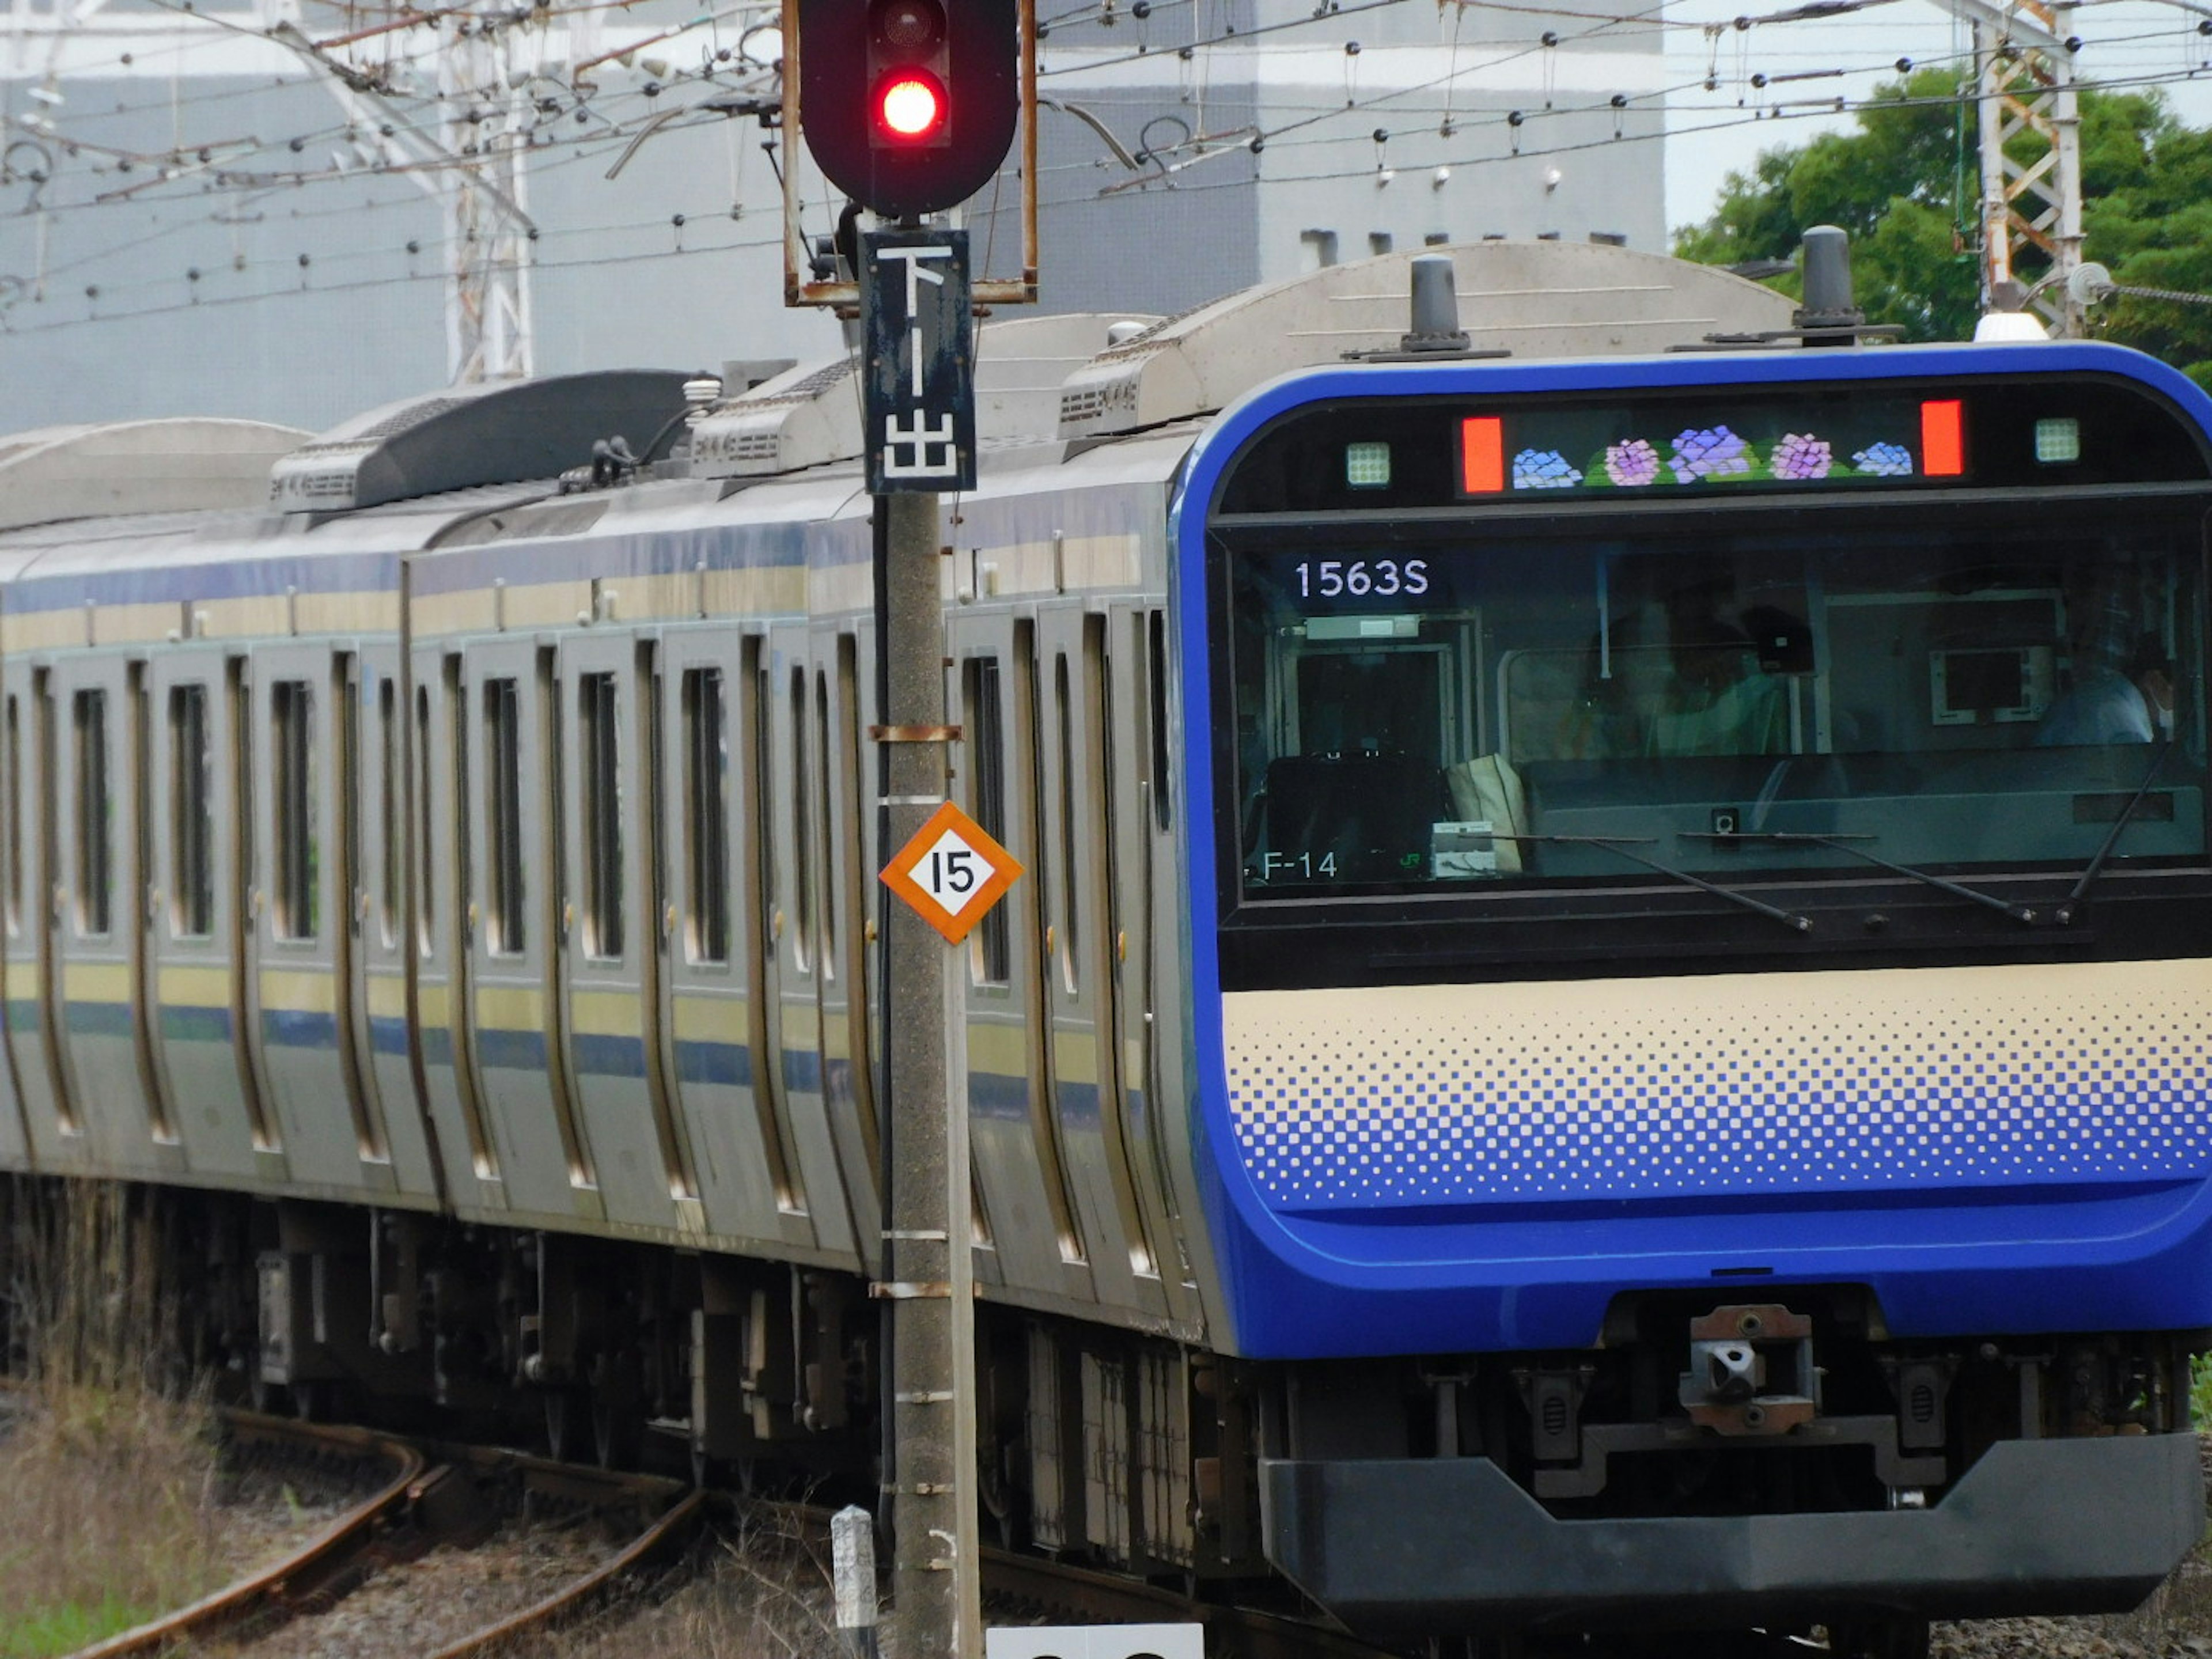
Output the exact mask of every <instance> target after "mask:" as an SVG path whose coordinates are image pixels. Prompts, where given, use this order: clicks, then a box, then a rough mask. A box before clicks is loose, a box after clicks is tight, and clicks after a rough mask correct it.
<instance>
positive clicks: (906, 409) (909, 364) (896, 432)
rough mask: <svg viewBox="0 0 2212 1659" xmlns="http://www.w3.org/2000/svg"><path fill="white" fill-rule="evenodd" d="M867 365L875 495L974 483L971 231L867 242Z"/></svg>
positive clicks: (864, 404)
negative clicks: (969, 268) (970, 277)
mask: <svg viewBox="0 0 2212 1659" xmlns="http://www.w3.org/2000/svg"><path fill="white" fill-rule="evenodd" d="M860 243H861V248H862V255H861V257H862V259H863V262H864V263H865V264H866V267H867V270H866V276H865V277H864V281H865V283H866V295H867V303H866V313H867V327H868V361H867V365H866V370H865V371H864V373H863V374H862V376H861V382H860V383H861V385H862V386H863V387H864V388H865V389H866V391H865V395H864V396H863V397H862V398H861V418H862V419H863V420H864V421H865V422H866V435H865V437H864V442H865V445H866V449H867V455H868V493H869V494H871V495H896V494H901V493H905V492H922V491H936V490H957V489H974V488H975V356H974V349H973V345H972V342H973V340H974V337H975V336H974V332H973V330H972V328H971V326H970V323H969V315H970V312H971V309H972V307H971V306H970V304H969V292H970V290H969V275H968V233H967V232H966V231H964V230H884V231H874V232H871V233H870V234H866V235H864V236H863V237H861V239H860Z"/></svg>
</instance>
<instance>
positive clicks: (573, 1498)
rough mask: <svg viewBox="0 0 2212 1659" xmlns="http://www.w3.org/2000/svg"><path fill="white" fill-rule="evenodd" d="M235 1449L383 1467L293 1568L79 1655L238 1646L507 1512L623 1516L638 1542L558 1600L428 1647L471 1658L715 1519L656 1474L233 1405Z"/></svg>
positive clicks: (556, 1619) (258, 1575)
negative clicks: (218, 1643) (218, 1642)
mask: <svg viewBox="0 0 2212 1659" xmlns="http://www.w3.org/2000/svg"><path fill="white" fill-rule="evenodd" d="M222 1416H223V1419H224V1423H225V1427H226V1432H227V1434H228V1437H229V1439H230V1442H231V1443H232V1445H233V1446H234V1448H235V1447H244V1448H247V1449H258V1450H260V1451H262V1452H264V1453H268V1452H270V1451H272V1450H273V1451H275V1452H276V1453H278V1454H281V1455H288V1456H293V1457H301V1456H305V1457H312V1458H314V1459H317V1460H320V1461H322V1462H333V1461H335V1462H358V1463H361V1464H363V1465H369V1466H373V1465H377V1464H381V1465H382V1466H383V1468H382V1469H381V1471H380V1474H379V1476H378V1477H377V1478H376V1480H374V1482H373V1483H370V1484H373V1486H374V1489H373V1490H372V1491H371V1492H369V1494H368V1496H366V1497H365V1498H362V1500H361V1501H360V1502H359V1503H357V1504H355V1505H354V1506H353V1508H351V1509H350V1510H347V1511H346V1512H345V1513H343V1515H341V1516H339V1517H338V1518H337V1520H336V1521H334V1522H331V1524H330V1525H329V1526H328V1527H326V1528H324V1529H323V1530H322V1532H320V1533H319V1534H317V1535H316V1536H315V1537H314V1538H313V1539H312V1540H310V1541H308V1542H307V1544H306V1545H304V1546H303V1547H301V1548H299V1549H298V1550H296V1551H295V1552H294V1553H291V1554H290V1555H289V1556H287V1557H286V1558H285V1559H283V1560H280V1561H278V1562H276V1563H275V1564H274V1565H270V1566H268V1567H265V1568H262V1569H260V1570H258V1571H255V1572H253V1573H252V1574H250V1575H248V1576H247V1577H244V1578H241V1579H240V1580H238V1581H237V1582H236V1583H233V1584H231V1585H229V1586H228V1587H226V1588H225V1589H222V1590H219V1591H217V1592H216V1593H215V1594H214V1595H209V1596H206V1597H204V1598H202V1599H201V1600H200V1601H196V1602H193V1603H192V1604H191V1605H190V1606H188V1607H180V1608H179V1609H177V1610H176V1611H174V1612H173V1613H168V1614H167V1615H165V1616H163V1617H162V1618H160V1619H157V1620H151V1621H149V1623H147V1624H144V1625H142V1626H138V1627H137V1628H136V1629H133V1630H130V1631H126V1632H123V1633H122V1634H121V1635H119V1636H116V1637H112V1638H109V1639H108V1640H106V1641H104V1642H101V1643H99V1644H96V1645H94V1646H92V1647H88V1648H85V1649H82V1650H80V1651H79V1652H78V1653H76V1655H74V1656H72V1659H123V1656H126V1655H133V1654H146V1653H167V1652H172V1651H174V1650H178V1649H179V1648H182V1647H186V1646H189V1645H191V1644H199V1643H205V1642H208V1641H210V1640H213V1639H217V1638H220V1639H222V1640H223V1641H224V1642H226V1643H227V1644H230V1646H232V1647H233V1648H236V1647H237V1646H239V1645H241V1644H249V1643H254V1642H258V1641H260V1640H262V1639H264V1638H267V1637H269V1636H270V1634H271V1633H272V1632H276V1631H277V1630H279V1629H280V1628H281V1627H282V1626H285V1625H287V1624H289V1623H290V1622H291V1621H292V1620H296V1619H299V1618H301V1617H305V1616H308V1615H312V1614H316V1613H325V1612H327V1611H329V1610H330V1609H331V1608H332V1607H336V1606H337V1605H338V1604H339V1603H340V1602H342V1601H344V1599H345V1598H346V1597H347V1596H349V1595H352V1594H353V1593H354V1592H356V1590H358V1589H361V1588H362V1586H363V1585H365V1584H367V1583H369V1582H370V1581H372V1580H373V1579H374V1578H375V1577H376V1576H377V1575H378V1574H379V1573H380V1572H384V1571H389V1570H391V1569H393V1568H395V1567H398V1566H401V1565H404V1564H406V1563H409V1562H411V1561H414V1560H416V1559H420V1558H422V1557H423V1556H425V1555H427V1554H428V1553H429V1552H430V1551H431V1550H432V1549H434V1548H435V1547H438V1546H439V1545H441V1544H444V1543H449V1542H451V1543H461V1544H469V1543H480V1542H482V1541H484V1540H485V1539H486V1538H488V1537H489V1535H490V1534H492V1533H493V1532H494V1531H495V1530H496V1529H497V1528H498V1526H499V1524H500V1522H501V1518H502V1514H503V1513H504V1514H506V1515H513V1514H514V1513H517V1512H522V1513H528V1514H532V1515H544V1514H547V1513H549V1512H550V1513H552V1514H556V1515H572V1516H573V1515H578V1514H582V1513H585V1512H591V1513H593V1514H596V1515H599V1516H608V1517H613V1516H621V1517H623V1518H624V1519H625V1520H626V1521H627V1522H628V1524H629V1533H630V1535H629V1537H628V1539H627V1541H626V1542H624V1543H623V1544H622V1545H621V1546H620V1547H618V1548H616V1549H614V1550H612V1551H611V1552H610V1553H606V1554H605V1556H604V1557H603V1558H602V1559H599V1560H598V1561H596V1563H595V1564H594V1565H591V1566H590V1567H589V1568H588V1569H586V1570H584V1571H579V1572H577V1573H575V1574H574V1575H573V1576H572V1577H569V1578H568V1581H567V1582H565V1583H562V1584H561V1585H560V1586H559V1587H558V1588H557V1589H554V1590H553V1591H552V1592H550V1594H547V1595H542V1596H540V1597H538V1599H536V1600H535V1601H531V1602H530V1603H529V1604H527V1605H526V1606H524V1607H520V1609H517V1610H512V1611H507V1612H504V1613H501V1615H499V1616H497V1617H495V1618H494V1619H492V1620H490V1621H489V1622H488V1623H486V1624H485V1625H483V1626H482V1627H481V1628H478V1629H476V1630H474V1631H471V1632H469V1633H467V1634H466V1635H465V1636H463V1637H461V1638H459V1639H455V1640H449V1641H446V1642H443V1643H442V1644H437V1645H434V1646H431V1647H428V1648H427V1649H423V1650H419V1651H421V1652H423V1653H426V1654H428V1656H430V1659H467V1656H472V1655H476V1654H479V1653H485V1652H489V1651H491V1650H494V1649H495V1648H497V1647H499V1646H501V1644H507V1643H510V1642H513V1641H514V1640H515V1639H517V1638H521V1637H525V1636H530V1635H533V1634H536V1633H539V1632H544V1631H546V1630H549V1629H550V1628H552V1627H553V1626H556V1625H558V1624H560V1623H562V1621H563V1620H567V1619H568V1618H570V1617H572V1616H574V1615H575V1614H576V1613H580V1611H582V1610H583V1609H584V1608H585V1607H587V1606H589V1605H590V1604H592V1602H593V1601H595V1600H596V1599H598V1598H599V1597H601V1596H603V1595H605V1594H607V1593H608V1592H609V1590H610V1589H612V1588H613V1587H614V1586H615V1585H617V1583H620V1582H622V1581H623V1579H624V1578H625V1577H626V1576H627V1575H629V1574H630V1573H632V1572H634V1571H637V1570H638V1569H639V1568H641V1566H643V1565H646V1564H647V1563H648V1562H650V1561H653V1560H654V1559H658V1558H659V1557H661V1556H662V1555H664V1554H665V1553H667V1552H669V1551H671V1550H672V1549H673V1548H674V1547H677V1546H678V1544H679V1543H680V1542H681V1541H682V1540H684V1538H685V1537H687V1536H688V1535H689V1533H690V1529H691V1528H693V1527H694V1526H695V1525H696V1523H697V1522H698V1521H699V1519H700V1516H701V1515H702V1507H703V1504H704V1501H705V1500H704V1495H703V1494H702V1493H699V1492H694V1491H691V1490H690V1489H689V1488H687V1487H685V1486H683V1485H682V1484H681V1483H679V1482H677V1481H673V1480H665V1479H662V1478H660V1477H657V1476H651V1475H633V1474H619V1473H612V1472H609V1471H605V1470H600V1469H589V1468H578V1467H576V1466H574V1465H570V1464H564V1463H556V1462H551V1461H550V1460H547V1459H544V1458H537V1457H531V1456H527V1455H522V1454H520V1453H515V1452H508V1451H501V1450H496V1449H484V1448H479V1447H469V1446H459V1445H452V1444H447V1443H439V1442H427V1441H425V1442H418V1441H414V1440H410V1439H408V1438H404V1437H397V1436H392V1435H386V1434H382V1433H379V1432H377V1431H373V1430H368V1429H361V1428H352V1427H346V1426H343V1425H329V1424H313V1423H303V1422H297V1421H294V1420H292V1419H284V1418H274V1417H268V1416H264V1415H262V1414H260V1413H251V1412H242V1411H234V1410H226V1411H225V1412H224V1413H222Z"/></svg>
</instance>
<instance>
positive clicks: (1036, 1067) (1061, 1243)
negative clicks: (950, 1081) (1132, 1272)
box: [948, 615, 1091, 1301]
mask: <svg viewBox="0 0 2212 1659" xmlns="http://www.w3.org/2000/svg"><path fill="white" fill-rule="evenodd" d="M948 632H949V641H948V642H949V644H950V646H951V650H952V654H953V658H954V660H955V663H956V665H957V669H958V679H957V702H955V704H954V705H953V709H952V714H953V718H954V719H955V720H956V721H957V723H958V725H959V726H960V728H961V746H960V749H959V751H958V754H957V760H956V764H955V771H956V774H957V775H956V777H955V780H954V784H953V789H954V798H955V799H957V800H959V801H960V803H961V805H962V806H963V808H964V809H965V810H966V811H968V813H969V815H970V816H971V817H974V818H975V821H976V822H977V823H979V824H981V826H982V827H983V829H986V830H987V831H988V832H989V834H990V835H991V836H992V837H993V838H994V840H996V841H997V842H999V843H1000V845H1001V846H1003V847H1005V848H1006V850H1007V851H1008V852H1010V853H1012V854H1013V855H1014V857H1015V858H1017V859H1018V860H1020V861H1021V862H1022V864H1023V866H1024V868H1025V869H1026V870H1027V872H1028V873H1027V874H1026V875H1024V877H1023V878H1022V879H1021V880H1019V881H1018V882H1016V883H1015V884H1013V886H1012V889H1010V890H1008V892H1007V894H1006V897H1004V898H1003V899H1001V900H1000V902H999V903H998V904H997V905H996V906H994V908H992V909H991V911H990V912H989V913H988V914H987V915H985V916H984V917H983V919H982V921H981V922H980V923H978V924H977V926H976V927H975V930H974V931H973V932H972V933H969V936H968V943H967V949H966V952H965V956H964V958H963V959H962V960H961V962H960V967H959V968H958V969H956V971H957V972H961V973H962V974H963V978H962V981H961V993H960V994H961V1000H962V1006H963V1019H964V1024H965V1027H966V1030H965V1031H964V1033H963V1036H964V1040H965V1048H966V1057H967V1066H966V1073H967V1088H968V1117H969V1137H968V1139H969V1157H970V1159H971V1161H972V1162H973V1164H974V1165H975V1184H976V1187H977V1188H978V1191H979V1194H980V1196H981V1209H982V1212H983V1218H984V1221H985V1223H986V1225H987V1228H988V1231H989V1234H990V1237H991V1240H992V1243H993V1245H994V1251H993V1255H994V1258H995V1261H996V1265H997V1271H998V1272H999V1273H1000V1275H1001V1276H1002V1277H1003V1278H1004V1279H1005V1282H1006V1283H1007V1284H1008V1285H1018V1286H1019V1287H1021V1288H1024V1289H1027V1290H1031V1291H1040V1292H1042V1293H1045V1294H1047V1295H1050V1296H1055V1297H1070V1298H1073V1299H1075V1300H1078V1301H1089V1300H1091V1270H1090V1264H1089V1259H1088V1254H1087V1249H1086V1243H1085V1233H1084V1231H1083V1224H1082V1220H1081V1218H1080V1214H1079V1210H1080V1206H1079V1200H1078V1199H1077V1196H1076V1193H1075V1188H1074V1184H1073V1164H1072V1163H1071V1161H1070V1159H1069V1157H1068V1152H1069V1146H1068V1138H1067V1136H1066V1133H1064V1128H1063V1125H1062V1123H1061V1120H1060V1109H1059V1104H1058V1102H1057V1100H1056V1098H1055V1097H1054V1090H1053V1082H1052V1072H1051V1066H1050V1063H1049V1060H1050V1043H1049V1042H1048V1032H1047V1027H1046V1006H1047V1005H1046V991H1045V983H1044V968H1043V957H1044V939H1045V926H1046V924H1045V912H1046V908H1047V904H1046V894H1047V891H1048V883H1049V880H1050V878H1051V874H1052V872H1050V871H1049V870H1048V868H1046V866H1045V855H1044V854H1043V852H1042V848H1041V845H1040V830H1041V828H1042V812H1041V808H1040V805H1039V797H1038V791H1037V780H1038V761H1039V757H1038V755H1037V749H1036V744H1037V730H1036V695H1035V687H1036V667H1037V655H1036V624H1035V623H1033V622H1030V621H1029V620H1026V619H1012V618H1008V617H1005V616H1003V615H1001V616H981V617H978V616H972V615H957V616H955V617H952V618H951V621H950V623H949V624H948Z"/></svg>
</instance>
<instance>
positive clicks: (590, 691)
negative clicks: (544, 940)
mask: <svg viewBox="0 0 2212 1659" xmlns="http://www.w3.org/2000/svg"><path fill="white" fill-rule="evenodd" d="M620 717H621V706H620V699H619V697H618V695H617V688H616V684H615V677H614V676H613V675H612V674H585V675H581V676H580V677H579V678H578V679H577V681H576V724H577V727H578V735H579V736H580V738H582V753H581V754H580V757H578V758H579V761H580V764H581V765H582V767H583V772H582V775H581V779H580V781H581V783H582V786H583V802H582V808H583V820H584V823H583V829H584V950H585V952H586V954H587V955H590V956H593V957H599V958H601V959H602V960H610V959H611V958H613V957H619V956H620V955H622V953H623V841H622V823H623V820H622V771H621V766H622V738H621V728H620V725H619V720H620Z"/></svg>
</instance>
